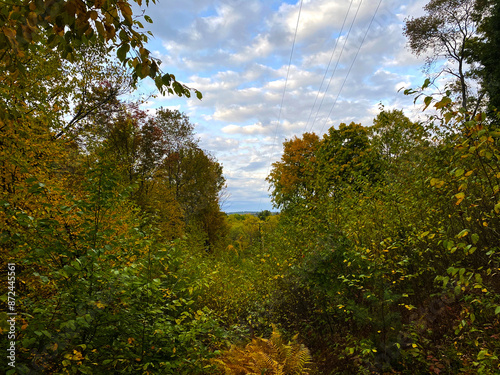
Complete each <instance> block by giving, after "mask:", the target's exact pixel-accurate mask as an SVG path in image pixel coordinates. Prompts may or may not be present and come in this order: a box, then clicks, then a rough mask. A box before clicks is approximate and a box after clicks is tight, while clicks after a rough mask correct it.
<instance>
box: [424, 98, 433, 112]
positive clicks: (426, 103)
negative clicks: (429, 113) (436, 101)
mask: <svg viewBox="0 0 500 375" xmlns="http://www.w3.org/2000/svg"><path fill="white" fill-rule="evenodd" d="M431 102H432V96H426V97H425V99H424V103H425V107H424V111H425V110H426V109H427V107H428V106H429V105H430V104H431Z"/></svg>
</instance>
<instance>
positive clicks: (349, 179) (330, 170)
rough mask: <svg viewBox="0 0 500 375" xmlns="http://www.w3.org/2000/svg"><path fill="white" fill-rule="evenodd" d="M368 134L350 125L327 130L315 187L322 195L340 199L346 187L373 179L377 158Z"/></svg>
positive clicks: (322, 145) (318, 160)
mask: <svg viewBox="0 0 500 375" xmlns="http://www.w3.org/2000/svg"><path fill="white" fill-rule="evenodd" d="M368 135H369V130H368V129H367V128H365V127H363V126H362V125H361V124H355V123H353V122H352V123H350V124H349V125H346V124H340V125H339V128H338V129H335V128H333V127H331V128H330V129H329V130H328V133H327V134H325V136H324V137H323V139H322V141H321V146H320V147H319V149H318V152H317V162H318V170H317V186H318V189H319V190H320V191H321V194H322V195H325V196H329V197H333V198H336V199H342V194H343V193H342V192H343V190H344V188H345V187H346V186H355V185H357V183H364V182H373V181H375V180H376V178H377V173H378V170H377V157H376V155H375V154H374V152H373V150H372V148H371V143H370V139H369V137H368ZM360 186H361V185H358V187H360Z"/></svg>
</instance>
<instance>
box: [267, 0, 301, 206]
mask: <svg viewBox="0 0 500 375" xmlns="http://www.w3.org/2000/svg"><path fill="white" fill-rule="evenodd" d="M302 2H303V0H300V5H299V14H298V16H297V25H295V33H294V35H293V42H292V50H291V52H290V59H289V60H288V69H287V72H286V78H285V87H284V88H283V94H282V95H281V103H280V110H279V114H278V122H277V123H276V126H275V128H274V139H273V144H272V146H271V152H270V153H271V155H272V151H273V150H274V148H275V146H276V139H277V136H278V126H279V125H280V123H281V113H282V111H283V102H284V101H285V93H286V87H287V84H288V77H289V76H290V66H291V65H292V57H293V51H294V49H295V41H296V39H297V31H298V29H299V23H300V14H301V13H302ZM271 155H269V156H270V157H269V164H268V166H267V172H266V176H268V175H269V171H270V170H271V160H272V158H271ZM261 206H262V197H261V198H260V202H259V211H260V208H261Z"/></svg>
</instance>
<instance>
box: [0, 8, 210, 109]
mask: <svg viewBox="0 0 500 375" xmlns="http://www.w3.org/2000/svg"><path fill="white" fill-rule="evenodd" d="M134 2H135V3H137V4H138V5H141V4H142V0H134ZM149 2H150V1H149V0H146V5H149ZM152 2H153V3H156V1H155V0H152ZM144 19H145V20H146V22H152V20H151V18H150V17H148V16H144ZM142 28H143V25H142V23H141V22H140V21H139V20H137V19H136V18H134V17H133V13H132V7H131V1H124V0H110V1H103V0H96V1H92V2H87V1H82V0H50V1H45V2H43V1H31V2H23V1H21V0H13V1H10V2H4V3H2V7H1V8H0V30H1V32H0V66H2V68H4V69H6V70H8V71H10V72H15V71H16V70H17V71H18V72H21V74H22V73H24V72H26V67H25V64H24V63H25V58H26V57H30V56H33V55H36V54H37V53H38V54H40V53H42V54H43V53H45V52H47V51H50V50H53V49H56V50H57V51H58V53H59V54H60V56H61V58H63V59H65V60H68V61H73V60H74V59H75V58H76V56H77V55H78V48H79V47H80V46H81V45H93V44H95V43H96V42H101V43H104V44H105V45H106V46H108V47H109V49H110V50H111V49H114V50H115V51H116V56H117V57H118V59H119V60H120V61H121V62H122V63H123V64H126V65H128V66H129V67H130V68H131V69H132V78H133V81H134V82H136V81H137V80H138V79H142V78H145V77H150V78H152V79H153V80H154V81H155V84H156V86H157V87H158V89H159V90H160V91H161V92H162V93H169V94H174V93H175V94H177V95H179V96H186V97H189V96H190V95H191V92H190V91H191V90H190V89H189V88H188V87H187V86H185V85H183V84H181V83H179V82H178V81H177V80H176V79H175V76H174V75H172V74H169V73H165V74H163V73H162V72H161V70H160V61H159V60H158V59H156V58H154V57H152V56H151V54H150V51H149V50H148V49H147V48H145V44H146V43H147V41H148V36H147V35H146V34H145V33H143V32H140V31H138V30H140V29H142ZM194 91H195V93H196V95H197V97H198V98H200V99H201V93H200V92H199V91H197V90H194Z"/></svg>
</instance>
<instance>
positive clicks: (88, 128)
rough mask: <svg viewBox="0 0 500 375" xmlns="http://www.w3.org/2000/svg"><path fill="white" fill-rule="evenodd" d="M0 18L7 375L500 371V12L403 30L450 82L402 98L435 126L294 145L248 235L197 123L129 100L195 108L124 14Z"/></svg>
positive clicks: (439, 8)
mask: <svg viewBox="0 0 500 375" xmlns="http://www.w3.org/2000/svg"><path fill="white" fill-rule="evenodd" d="M135 1H136V2H137V3H139V4H140V3H141V1H140V0H135ZM153 3H154V1H153ZM0 4H1V5H0V29H1V32H0V131H1V138H0V206H1V210H0V218H1V220H0V225H1V227H0V244H1V246H0V252H1V259H0V267H1V272H0V275H1V277H2V280H1V284H2V296H1V306H2V309H1V311H0V315H1V323H0V330H1V332H2V336H1V337H2V338H1V347H2V357H3V358H2V360H1V361H0V364H1V366H0V368H1V370H2V371H3V372H4V373H6V374H121V373H129V374H174V373H175V374H276V375H277V374H496V373H499V372H500V359H499V357H498V356H499V353H500V193H499V190H500V115H499V114H498V112H497V110H496V108H500V64H499V61H500V56H499V53H500V52H499V51H500V5H499V3H498V2H496V1H489V0H474V1H473V0H430V1H429V2H428V4H427V5H426V7H425V15H424V16H421V17H418V18H411V17H410V18H408V19H407V20H406V21H405V29H404V33H405V35H406V36H407V38H408V42H409V47H410V48H411V49H412V51H413V52H414V53H415V54H417V55H420V54H425V55H426V56H429V59H428V65H429V67H432V66H434V67H435V66H436V65H433V62H434V61H436V60H439V59H445V60H447V61H448V62H449V64H445V65H443V70H442V71H440V72H438V73H437V75H438V76H440V77H443V76H447V77H449V84H448V85H447V86H446V87H445V88H444V91H443V92H441V93H440V94H435V95H430V94H428V92H429V88H432V87H433V83H434V80H433V76H429V78H428V79H427V80H426V81H425V82H423V86H422V87H420V88H418V89H417V88H415V89H407V90H406V91H405V94H406V95H410V96H413V97H414V98H415V103H416V104H417V105H421V106H423V107H425V108H424V114H425V113H427V114H428V116H427V117H425V120H422V121H412V120H411V119H409V118H408V117H406V116H405V114H404V112H403V111H402V110H397V109H392V110H386V109H385V108H384V107H383V106H382V105H381V106H380V112H379V114H378V115H377V116H376V117H375V118H374V120H373V123H372V124H357V123H350V124H338V126H335V127H332V128H330V129H329V130H328V131H327V133H326V134H324V135H317V134H314V133H305V134H302V135H301V136H296V137H294V138H292V139H289V140H287V141H286V142H285V143H284V145H283V148H284V149H283V156H282V158H281V160H279V161H276V162H275V163H274V164H273V165H272V168H271V172H270V174H269V176H268V178H267V179H268V182H269V184H270V187H271V189H270V192H271V197H272V201H273V204H274V205H275V207H276V209H277V210H279V214H271V213H270V212H269V211H263V212H261V213H259V214H258V215H251V214H233V215H226V214H225V213H223V212H221V208H220V205H221V197H222V194H223V192H224V187H225V179H224V175H223V170H222V166H221V164H220V163H219V162H218V161H217V160H216V158H215V157H214V156H213V155H212V154H210V152H209V151H207V150H203V149H202V148H201V147H200V144H199V141H198V139H197V137H196V134H195V132H194V125H193V124H192V123H191V122H190V119H189V118H188V117H187V116H186V115H185V114H184V113H182V112H180V111H177V110H171V109H166V108H159V109H157V110H156V111H154V112H146V111H145V110H143V109H141V102H140V101H134V100H132V99H130V98H132V97H133V96H132V95H131V94H132V93H133V92H134V89H135V88H136V85H137V83H138V82H139V81H140V80H141V79H153V80H154V82H155V84H156V87H157V88H158V90H159V92H160V93H162V94H171V95H178V96H181V97H182V96H184V97H190V96H192V95H195V96H197V97H198V98H201V96H202V93H200V92H199V91H197V90H196V89H192V88H189V87H187V86H185V85H184V84H182V83H180V82H178V81H177V80H176V78H175V76H174V75H172V74H170V73H164V72H162V71H161V69H160V65H159V61H158V60H156V59H155V58H153V57H152V56H151V55H150V52H149V51H148V49H147V48H146V47H147V41H148V34H147V33H144V32H142V31H141V30H143V25H142V24H141V23H140V21H139V18H136V17H135V16H134V17H133V14H132V10H131V9H132V8H131V4H130V3H129V2H127V1H124V0H88V1H81V0H47V1H43V0H34V1H29V0H28V1H21V0H11V1H0ZM144 20H145V21H146V22H151V21H152V20H151V19H150V18H149V17H147V16H145V17H144ZM4 286H5V287H4Z"/></svg>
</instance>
